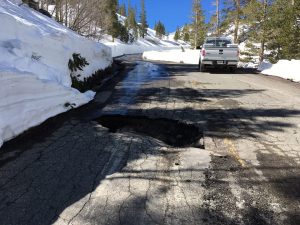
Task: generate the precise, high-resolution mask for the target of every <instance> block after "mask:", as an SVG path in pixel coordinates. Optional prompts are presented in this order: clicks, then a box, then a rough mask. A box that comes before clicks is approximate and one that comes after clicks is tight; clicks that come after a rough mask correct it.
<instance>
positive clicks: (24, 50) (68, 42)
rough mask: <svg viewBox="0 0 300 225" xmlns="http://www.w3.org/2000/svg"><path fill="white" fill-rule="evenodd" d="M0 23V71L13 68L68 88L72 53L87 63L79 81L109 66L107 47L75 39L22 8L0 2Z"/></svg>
mask: <svg viewBox="0 0 300 225" xmlns="http://www.w3.org/2000/svg"><path fill="white" fill-rule="evenodd" d="M0 21H1V23H2V26H1V28H0V31H1V32H0V51H1V55H0V68H1V67H7V66H9V67H13V68H15V69H16V70H19V71H24V72H28V73H32V74H33V75H35V76H36V77H38V78H40V79H46V80H52V81H55V82H57V83H59V84H62V85H64V86H66V87H69V86H70V85H71V78H70V75H69V74H70V72H69V69H68V66H67V65H68V61H69V59H70V58H72V54H73V53H80V54H81V56H83V57H85V58H86V59H87V61H88V62H89V66H86V67H85V68H84V70H83V71H82V72H81V77H80V78H81V79H83V78H84V77H87V76H90V75H91V74H93V73H94V72H95V71H96V70H99V69H104V68H106V67H108V66H109V65H110V64H111V53H110V49H109V48H108V47H106V46H104V45H103V44H100V43H96V42H94V41H91V40H88V39H86V38H84V37H81V36H79V35H78V34H76V33H75V32H73V31H71V30H70V29H68V28H66V27H64V26H62V25H61V24H59V23H57V22H55V21H54V20H53V19H51V18H48V17H45V16H44V15H42V14H40V13H38V12H36V11H34V10H32V9H30V8H29V7H27V6H25V5H22V6H18V5H17V4H14V3H12V2H11V1H8V0H2V1H1V2H0ZM3 25H4V26H3Z"/></svg>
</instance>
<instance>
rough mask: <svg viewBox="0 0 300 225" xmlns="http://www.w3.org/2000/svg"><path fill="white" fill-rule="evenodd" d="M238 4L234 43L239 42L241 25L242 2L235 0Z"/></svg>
mask: <svg viewBox="0 0 300 225" xmlns="http://www.w3.org/2000/svg"><path fill="white" fill-rule="evenodd" d="M235 5H236V18H235V27H234V43H236V44H239V43H238V42H239V37H238V35H239V25H240V12H241V3H240V0H235Z"/></svg>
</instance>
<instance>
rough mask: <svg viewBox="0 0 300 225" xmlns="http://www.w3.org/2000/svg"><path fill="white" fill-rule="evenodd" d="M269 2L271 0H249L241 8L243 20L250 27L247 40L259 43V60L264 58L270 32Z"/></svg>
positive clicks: (270, 2)
mask: <svg viewBox="0 0 300 225" xmlns="http://www.w3.org/2000/svg"><path fill="white" fill-rule="evenodd" d="M271 4H272V0H250V2H249V3H248V4H247V6H246V7H245V8H244V10H243V11H244V16H245V21H247V22H248V25H249V26H250V27H251V29H250V32H249V40H250V41H252V42H259V43H260V53H259V61H260V62H262V61H263V60H264V58H265V49H266V42H267V39H268V37H269V36H270V35H271V33H272V30H271V29H270V20H269V18H270V17H271V11H270V6H271Z"/></svg>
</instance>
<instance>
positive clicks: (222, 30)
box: [174, 0, 300, 62]
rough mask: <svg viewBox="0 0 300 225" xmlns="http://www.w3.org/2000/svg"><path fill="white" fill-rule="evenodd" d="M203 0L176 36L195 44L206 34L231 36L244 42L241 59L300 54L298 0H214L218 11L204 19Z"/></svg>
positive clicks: (196, 0) (197, 1)
mask: <svg viewBox="0 0 300 225" xmlns="http://www.w3.org/2000/svg"><path fill="white" fill-rule="evenodd" d="M201 3H203V2H202V1H201V0H193V9H192V15H191V18H192V21H191V23H190V24H186V25H184V26H183V27H182V28H178V29H177V31H176V33H175V37H174V39H175V40H185V41H189V42H191V44H192V45H193V46H194V47H196V46H197V45H198V46H199V45H201V44H202V43H203V40H204V37H205V36H206V35H207V34H208V35H210V36H231V37H232V38H233V40H234V41H235V43H238V44H241V50H242V52H241V53H242V56H243V57H242V60H244V61H253V60H254V61H255V59H257V60H258V61H259V62H262V61H263V60H264V59H268V60H270V61H271V62H277V61H278V60H280V59H299V58H300V1H299V0H214V1H212V3H214V5H215V10H216V11H215V13H214V14H213V15H212V16H211V18H210V21H209V23H206V22H205V19H204V11H203V9H202V6H201Z"/></svg>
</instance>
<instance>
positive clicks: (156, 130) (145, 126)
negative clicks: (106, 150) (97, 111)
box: [96, 115, 204, 149]
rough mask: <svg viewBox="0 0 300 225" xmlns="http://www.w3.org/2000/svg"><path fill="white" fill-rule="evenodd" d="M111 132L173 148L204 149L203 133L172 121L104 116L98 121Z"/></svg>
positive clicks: (190, 125) (191, 126)
mask: <svg viewBox="0 0 300 225" xmlns="http://www.w3.org/2000/svg"><path fill="white" fill-rule="evenodd" d="M96 121H97V122H98V123H99V124H101V125H102V126H104V127H106V128H108V129H109V131H110V132H112V133H115V132H122V131H123V132H124V131H126V132H134V133H138V134H143V135H147V136H150V137H153V138H155V139H158V140H161V141H162V142H164V143H166V144H168V145H170V146H173V147H196V148H202V149H204V142H203V132H202V131H200V130H199V128H198V127H196V126H194V125H192V124H186V123H182V122H180V121H177V120H171V119H164V118H159V119H153V118H148V117H144V116H123V115H104V116H101V117H99V118H97V119H96Z"/></svg>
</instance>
